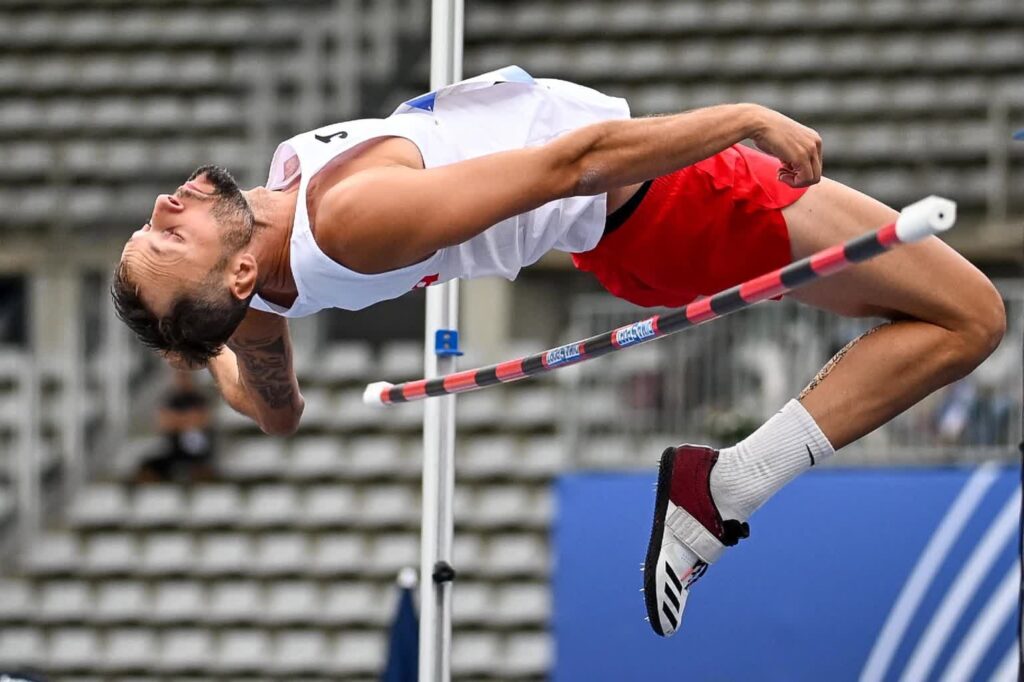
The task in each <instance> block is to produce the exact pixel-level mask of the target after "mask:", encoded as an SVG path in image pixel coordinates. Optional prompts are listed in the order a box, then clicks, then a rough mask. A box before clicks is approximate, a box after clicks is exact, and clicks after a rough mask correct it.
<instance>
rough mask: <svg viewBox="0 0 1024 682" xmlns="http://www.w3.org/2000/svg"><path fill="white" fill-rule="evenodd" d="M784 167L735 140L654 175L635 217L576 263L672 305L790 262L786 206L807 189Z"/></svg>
mask: <svg viewBox="0 0 1024 682" xmlns="http://www.w3.org/2000/svg"><path fill="white" fill-rule="evenodd" d="M780 165H781V164H780V163H779V161H778V159H775V158H773V157H771V156H768V155H767V154H764V153H762V152H760V151H757V150H756V149H751V148H749V147H744V146H742V145H736V146H733V147H730V148H729V149H726V150H725V151H723V152H721V153H720V154H716V155H715V156H712V157H710V158H708V159H705V160H703V161H700V162H698V163H695V164H693V165H692V166H687V167H686V168H682V169H680V170H678V171H676V172H674V173H672V174H670V175H665V176H662V177H660V178H656V179H655V180H654V181H653V182H652V183H651V186H650V188H649V189H648V190H647V194H646V195H645V196H644V197H643V199H642V200H641V202H640V204H639V206H637V207H636V208H635V210H634V211H633V214H632V215H630V216H629V217H628V218H627V219H626V221H625V222H624V223H623V224H622V225H620V226H619V227H618V228H616V229H615V230H614V231H612V232H611V233H608V234H605V236H604V237H603V238H602V239H601V241H600V243H598V245H597V246H596V247H595V248H594V249H593V250H591V251H587V252H586V253H576V254H573V257H572V259H573V263H575V265H576V268H577V269H579V270H584V271H586V272H592V273H594V275H595V276H596V277H597V279H598V280H599V281H600V282H601V284H602V285H604V288H605V289H607V290H608V291H610V292H611V293H613V294H615V295H616V296H618V297H619V298H624V299H626V300H627V301H630V302H631V303H635V304H637V305H641V306H667V307H671V308H678V307H681V306H683V305H686V304H687V303H689V302H690V301H692V300H694V299H695V298H697V297H698V296H707V295H711V294H713V293H715V292H718V291H721V290H722V289H726V288H728V287H731V286H733V285H736V284H739V283H740V282H743V281H745V280H747V279H750V278H752V277H756V276H758V275H761V274H764V273H766V272H770V271H771V270H774V269H776V268H779V267H782V266H784V265H788V264H789V262H790V260H791V254H790V250H789V233H788V232H787V230H786V221H785V220H784V219H783V217H782V209H783V208H785V207H786V206H789V205H790V204H792V203H793V202H794V201H796V200H797V199H799V198H800V196H802V195H803V193H804V192H805V191H806V190H805V189H793V188H792V187H790V186H788V185H785V184H783V183H782V182H780V181H779V180H778V168H779V166H780Z"/></svg>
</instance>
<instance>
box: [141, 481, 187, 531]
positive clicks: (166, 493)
mask: <svg viewBox="0 0 1024 682" xmlns="http://www.w3.org/2000/svg"><path fill="white" fill-rule="evenodd" d="M184 518H185V496H184V494H183V491H182V489H181V488H180V487H178V486H173V485H146V486H141V487H140V488H138V490H137V491H136V493H135V501H134V504H133V505H132V515H131V519H130V522H131V523H132V524H133V525H135V526H141V527H156V526H178V525H180V524H181V521H182V519H184Z"/></svg>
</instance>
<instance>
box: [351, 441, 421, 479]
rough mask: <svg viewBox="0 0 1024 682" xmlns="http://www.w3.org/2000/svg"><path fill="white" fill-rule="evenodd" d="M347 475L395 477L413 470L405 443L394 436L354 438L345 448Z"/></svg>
mask: <svg viewBox="0 0 1024 682" xmlns="http://www.w3.org/2000/svg"><path fill="white" fill-rule="evenodd" d="M345 459H346V462H345V473H346V474H348V475H349V476H352V477H358V478H378V477H387V478H390V477H393V476H395V475H396V474H398V473H402V472H406V471H408V470H409V469H411V464H412V463H411V462H409V461H408V460H407V458H406V457H405V452H404V449H403V443H402V441H401V440H399V439H398V438H396V437H395V436H393V435H389V436H360V437H356V438H352V439H350V440H349V441H348V444H347V446H346V447H345Z"/></svg>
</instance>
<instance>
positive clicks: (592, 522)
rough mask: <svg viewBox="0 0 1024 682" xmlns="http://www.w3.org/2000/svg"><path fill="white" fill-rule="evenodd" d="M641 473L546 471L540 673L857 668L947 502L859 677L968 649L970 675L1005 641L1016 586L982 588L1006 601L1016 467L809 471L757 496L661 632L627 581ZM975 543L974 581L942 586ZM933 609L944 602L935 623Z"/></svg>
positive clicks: (640, 534) (663, 674)
mask: <svg viewBox="0 0 1024 682" xmlns="http://www.w3.org/2000/svg"><path fill="white" fill-rule="evenodd" d="M654 482H655V476H654V473H653V472H652V473H644V474H578V475H572V476H566V477H564V478H562V479H561V480H560V481H559V485H558V505H559V506H558V509H559V513H558V516H557V521H556V527H555V531H554V544H555V547H556V550H555V551H556V565H555V578H554V600H555V609H554V630H555V638H556V664H555V673H554V679H555V680H557V681H559V682H578V681H580V680H587V681H588V682H598V681H602V680H609V681H612V680H614V681H616V682H628V681H630V680H638V681H640V680H642V681H643V682H650V680H652V679H658V678H664V679H670V680H682V681H691V680H693V681H705V680H708V681H712V680H714V681H719V680H722V681H724V680H735V681H736V682H750V681H757V682H771V681H775V680H778V681H785V682H793V681H796V680H808V681H813V682H821V681H822V680H829V681H839V680H855V679H861V676H862V673H863V671H864V668H865V664H866V662H867V661H868V659H869V656H870V655H871V652H872V650H873V648H878V647H879V646H880V645H879V644H878V640H879V633H880V632H881V631H882V628H883V624H884V623H885V622H886V619H887V618H889V617H890V611H892V610H893V606H894V603H895V602H896V601H897V597H898V596H899V595H900V594H901V591H903V590H904V589H905V588H904V586H905V584H906V583H907V581H908V578H909V577H910V576H911V574H912V573H913V572H914V569H915V566H917V565H918V563H919V560H920V557H921V556H922V553H923V552H924V551H925V549H926V547H928V546H929V543H931V544H937V540H936V538H935V532H936V529H937V528H939V527H940V525H941V524H942V522H943V520H944V519H945V520H946V523H947V526H949V524H950V522H951V519H949V518H947V516H959V517H960V526H959V531H958V532H957V533H956V534H955V536H953V539H952V541H951V543H950V544H949V545H948V548H947V549H946V550H945V551H943V552H941V553H940V554H939V555H936V554H935V552H934V550H933V552H932V554H933V556H938V563H935V562H933V563H934V564H935V569H936V570H935V571H934V573H933V576H932V578H931V579H930V580H927V581H926V582H925V590H924V592H923V593H922V595H921V597H920V599H919V600H918V601H917V603H916V606H915V607H914V608H913V609H912V610H911V611H910V613H911V617H910V618H909V620H907V621H906V624H905V626H904V627H903V628H900V629H899V636H898V637H895V638H891V639H892V641H891V642H890V646H889V648H890V650H891V652H890V654H889V655H888V656H887V657H884V658H885V661H884V663H885V664H884V665H883V666H881V667H877V666H876V672H878V671H879V670H880V671H881V674H879V675H876V676H875V677H874V678H870V677H865V678H863V679H877V680H890V679H892V680H895V679H899V678H900V676H901V675H903V674H904V673H905V672H906V671H907V670H908V669H909V668H908V666H910V665H911V664H912V663H913V664H914V665H917V666H918V668H917V670H922V668H921V667H920V666H921V665H923V664H925V663H927V665H926V666H925V668H924V669H925V670H927V674H926V675H925V677H924V678H922V679H940V678H941V677H942V675H943V674H944V673H945V672H946V671H947V669H948V666H949V665H950V663H951V661H953V660H954V659H955V658H956V657H957V656H958V655H959V656H960V660H959V661H958V664H959V665H960V666H961V668H959V669H961V670H962V669H964V668H963V666H964V665H965V662H966V661H974V660H975V659H977V660H976V662H974V663H972V665H971V666H970V669H971V670H972V672H971V676H970V679H979V680H988V679H992V678H993V675H996V674H997V672H999V673H1001V674H1006V672H1007V670H1008V667H1007V665H1008V663H1009V662H1010V654H1011V650H1013V649H1014V647H1015V642H1016V628H1017V618H1018V617H1019V616H1018V614H1017V610H1016V591H1015V593H1014V595H1013V597H1014V598H1013V604H1012V609H1011V611H1012V612H1006V609H1005V608H1004V609H999V608H996V606H998V605H997V604H995V602H996V601H998V602H999V603H1001V604H1004V605H1005V604H1006V599H1001V600H1000V599H997V598H996V596H997V595H996V592H997V588H998V587H999V586H1000V585H1005V584H1006V581H1008V580H1010V579H1011V577H1012V579H1014V580H1019V578H1018V577H1017V576H1018V575H1019V568H1017V566H1018V541H1019V534H1020V530H1019V526H1018V524H1017V518H1018V516H1017V514H1018V513H1019V511H1018V509H1019V498H1018V497H1017V494H1018V493H1017V491H1018V489H1019V485H1020V474H1019V471H1018V470H1016V469H1009V468H1003V469H993V468H986V469H984V470H979V469H927V470H841V469H825V470H820V471H813V472H810V473H808V474H807V475H805V476H803V477H801V478H800V479H798V480H797V481H794V482H793V483H792V484H791V485H790V486H788V487H787V488H785V489H784V490H783V491H782V492H781V493H780V494H779V495H778V496H776V498H775V499H773V500H772V501H771V502H770V503H769V504H768V505H766V506H765V507H764V508H763V509H762V510H761V511H759V512H758V513H757V514H756V515H755V517H754V518H753V519H752V520H751V537H750V538H749V539H747V540H744V541H743V542H741V543H740V544H739V545H738V546H737V547H735V548H733V549H730V550H729V551H727V552H726V554H725V556H724V558H723V559H722V561H721V562H719V563H718V564H715V565H714V566H712V567H711V568H710V570H709V571H708V573H707V575H705V576H704V577H703V578H702V579H701V580H700V581H699V582H698V583H697V584H696V586H695V587H694V590H693V593H692V594H691V597H690V600H689V602H688V604H687V608H686V614H685V616H684V621H683V626H682V629H681V631H680V632H679V634H677V635H676V636H675V637H672V638H670V639H662V638H660V637H657V636H656V635H654V633H653V632H652V631H651V629H650V627H649V625H648V624H647V623H646V622H645V621H644V617H645V615H646V612H645V609H644V603H643V595H642V594H641V593H640V587H641V585H642V575H641V571H640V567H641V563H642V561H643V558H644V553H645V551H646V546H647V539H648V535H649V533H650V526H651V514H652V510H653V503H654V494H653V487H654ZM965 491H967V492H965ZM971 491H973V495H972V494H970V493H971ZM958 498H970V500H971V502H970V503H969V504H965V500H963V499H961V503H960V504H959V505H958V506H957V507H956V510H957V511H954V512H951V511H950V509H951V507H953V505H954V501H955V500H957V499H958ZM1011 508H1012V509H1011ZM1011 511H1012V513H1013V515H1014V518H1013V529H1012V532H1006V533H995V532H992V531H991V529H992V528H993V527H994V525H995V524H996V522H997V521H998V520H999V519H1003V523H1002V524H1001V525H1000V526H999V527H1000V528H1004V529H1005V528H1007V524H1006V523H1005V521H1006V519H1007V518H1008V517H1009V514H1010V513H1011ZM986 532H988V533H989V536H990V537H989V539H988V542H987V544H986V545H985V546H984V547H983V548H980V549H979V545H980V544H982V539H983V537H984V536H985V534H986ZM986 553H987V554H988V555H989V556H994V558H993V559H992V561H991V562H990V564H989V568H988V569H987V570H985V571H983V572H979V571H973V573H977V574H978V576H975V577H976V579H977V580H978V584H977V588H976V589H974V590H973V591H969V598H957V597H956V596H954V597H950V593H951V591H953V589H954V585H955V583H957V582H960V583H964V582H965V578H964V576H965V574H967V573H971V572H972V571H969V570H965V569H966V567H967V566H968V564H969V563H970V562H971V560H972V559H973V560H974V562H975V563H974V565H975V566H980V565H983V564H984V561H982V560H981V558H980V557H981V556H983V555H985V554H986ZM920 570H921V569H920V568H919V569H918V572H920ZM1011 574H1012V576H1011ZM1015 585H1016V583H1015ZM1001 594H1003V595H1004V596H1005V594H1006V593H1005V590H1004V592H1003V593H1001ZM994 595H995V596H994ZM960 597H964V595H960ZM947 602H949V603H947ZM944 603H946V606H945V608H943V606H942V605H943V604H944ZM955 605H958V608H953V606H955ZM939 614H946V615H944V616H942V618H944V619H945V620H944V622H942V623H939V622H937V620H936V619H938V618H940V616H939ZM992 623H994V624H995V625H994V627H995V630H994V632H993V633H992V634H991V635H987V634H986V633H988V631H989V630H992V628H993V625H992ZM929 633H930V634H929ZM929 637H930V638H931V642H930V643H928V641H927V640H928V639H929ZM965 641H970V642H972V645H973V646H974V648H976V649H977V648H978V647H979V646H982V645H983V648H982V649H980V651H983V653H982V654H978V655H975V656H974V657H973V658H972V657H971V656H970V655H969V652H966V651H960V647H961V645H962V644H963V643H964V642H965ZM923 642H924V644H923ZM936 642H937V643H938V644H936ZM979 642H980V643H981V644H979ZM936 647H937V648H936ZM965 648H969V647H965ZM929 649H930V650H932V653H930V654H929ZM876 655H877V654H876ZM915 656H916V659H915ZM979 656H980V658H979ZM1013 674H1014V677H1013V679H1016V677H1015V675H1016V668H1015V667H1014V669H1013ZM956 682H959V681H956Z"/></svg>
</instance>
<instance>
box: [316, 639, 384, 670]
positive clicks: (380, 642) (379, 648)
mask: <svg viewBox="0 0 1024 682" xmlns="http://www.w3.org/2000/svg"><path fill="white" fill-rule="evenodd" d="M336 642H337V643H336V644H335V646H334V647H332V648H331V651H330V655H329V658H328V661H327V665H326V668H327V670H329V671H331V672H332V673H336V674H339V675H352V674H359V673H361V674H377V673H379V671H380V669H381V665H382V664H383V661H384V639H383V637H382V636H381V634H379V633H376V632H374V633H368V632H346V633H344V634H342V635H340V636H339V637H338V639H337V640H336Z"/></svg>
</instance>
